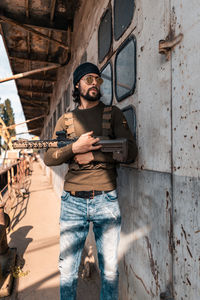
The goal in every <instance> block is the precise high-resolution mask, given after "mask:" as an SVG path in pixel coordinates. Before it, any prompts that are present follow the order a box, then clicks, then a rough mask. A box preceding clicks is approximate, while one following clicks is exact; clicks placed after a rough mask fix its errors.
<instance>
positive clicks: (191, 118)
mask: <svg viewBox="0 0 200 300" xmlns="http://www.w3.org/2000/svg"><path fill="white" fill-rule="evenodd" d="M171 5H172V11H173V16H174V30H175V32H176V34H178V33H179V32H182V33H183V34H184V38H183V41H182V43H181V45H179V47H176V48H175V49H174V53H173V56H172V105H173V114H172V123H173V173H174V176H173V203H174V242H175V251H174V290H175V296H176V298H175V299H180V300H182V299H192V300H193V299H199V295H200V285H199V282H200V272H199V268H200V265H199V264H200V254H199V253H200V238H199V237H200V207H199V199H200V180H199V179H200V138H199V137H200V134H199V133H200V114H199V112H200V101H199V99H200V90H199V66H200V56H199V49H200V39H199V31H200V22H199V13H200V3H199V2H198V1H195V0H192V1H180V3H179V5H177V3H176V1H174V0H173V1H172V4H171Z"/></svg>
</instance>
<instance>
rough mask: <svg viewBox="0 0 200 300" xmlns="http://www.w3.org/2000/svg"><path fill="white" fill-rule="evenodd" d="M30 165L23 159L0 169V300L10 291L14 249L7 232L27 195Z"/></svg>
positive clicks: (26, 159)
mask: <svg viewBox="0 0 200 300" xmlns="http://www.w3.org/2000/svg"><path fill="white" fill-rule="evenodd" d="M31 164H32V163H31V161H30V159H29V158H28V157H25V158H21V159H19V160H18V161H17V162H16V163H12V164H10V165H9V166H6V167H4V168H1V169H0V298H1V297H5V296H8V295H10V291H11V286H12V285H11V282H12V277H13V272H14V270H15V260H16V249H11V248H9V247H8V243H7V232H9V231H10V229H13V227H14V225H15V224H16V220H17V218H18V215H17V217H16V215H15V213H16V207H17V206H18V204H19V203H21V202H23V201H24V199H25V195H28V193H29V186H30V177H29V176H28V175H30V173H31ZM12 222H13V225H12ZM11 225H12V228H11ZM6 228H7V229H6ZM5 274H7V275H6V277H5ZM8 274H10V275H9V276H10V279H9V280H8ZM8 281H10V283H9V284H8Z"/></svg>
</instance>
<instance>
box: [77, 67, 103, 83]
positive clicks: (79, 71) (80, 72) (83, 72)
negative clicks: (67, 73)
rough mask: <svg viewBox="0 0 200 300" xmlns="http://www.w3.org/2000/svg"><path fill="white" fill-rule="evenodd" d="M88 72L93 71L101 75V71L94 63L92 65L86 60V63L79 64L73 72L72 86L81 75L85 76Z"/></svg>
mask: <svg viewBox="0 0 200 300" xmlns="http://www.w3.org/2000/svg"><path fill="white" fill-rule="evenodd" d="M89 73H94V74H97V75H99V76H101V73H100V71H99V69H98V67H97V66H96V65H94V64H92V63H90V62H86V63H83V64H81V65H79V66H78V67H77V68H76V70H75V71H74V74H73V83H74V87H75V85H76V84H77V83H78V82H79V80H80V79H81V78H82V77H83V76H85V75H86V74H89Z"/></svg>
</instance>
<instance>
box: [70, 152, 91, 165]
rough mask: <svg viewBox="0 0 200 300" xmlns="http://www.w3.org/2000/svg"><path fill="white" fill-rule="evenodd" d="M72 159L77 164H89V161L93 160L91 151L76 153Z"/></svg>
mask: <svg viewBox="0 0 200 300" xmlns="http://www.w3.org/2000/svg"><path fill="white" fill-rule="evenodd" d="M74 160H75V162H76V163H78V164H79V165H86V164H89V163H90V162H91V161H93V160H94V155H93V153H92V152H87V153H83V154H77V155H75V156H74Z"/></svg>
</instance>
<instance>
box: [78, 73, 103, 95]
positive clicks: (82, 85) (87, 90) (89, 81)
mask: <svg viewBox="0 0 200 300" xmlns="http://www.w3.org/2000/svg"><path fill="white" fill-rule="evenodd" d="M100 85H101V77H99V76H98V75H97V74H94V73H89V74H87V75H85V76H83V77H82V78H81V79H80V81H79V83H78V86H77V87H78V89H79V92H80V96H82V97H83V98H84V99H86V100H88V101H97V100H99V99H100V98H101V93H100Z"/></svg>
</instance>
